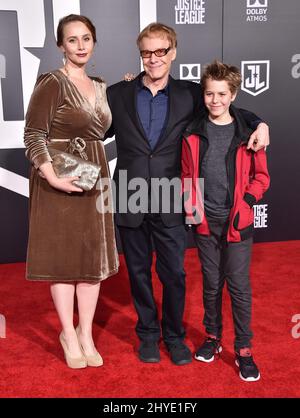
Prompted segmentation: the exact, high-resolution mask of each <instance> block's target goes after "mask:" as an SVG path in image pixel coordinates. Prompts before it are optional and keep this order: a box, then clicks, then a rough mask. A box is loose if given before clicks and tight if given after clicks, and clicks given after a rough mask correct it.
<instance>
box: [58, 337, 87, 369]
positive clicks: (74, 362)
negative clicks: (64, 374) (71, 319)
mask: <svg viewBox="0 0 300 418" xmlns="http://www.w3.org/2000/svg"><path fill="white" fill-rule="evenodd" d="M59 341H60V343H61V346H62V348H63V351H64V356H65V360H66V363H67V365H68V367H70V368H71V369H84V368H85V367H86V366H87V361H86V358H85V357H84V356H83V355H82V356H81V357H71V355H70V351H69V349H68V347H67V343H66V340H65V337H64V335H63V332H61V333H60V334H59Z"/></svg>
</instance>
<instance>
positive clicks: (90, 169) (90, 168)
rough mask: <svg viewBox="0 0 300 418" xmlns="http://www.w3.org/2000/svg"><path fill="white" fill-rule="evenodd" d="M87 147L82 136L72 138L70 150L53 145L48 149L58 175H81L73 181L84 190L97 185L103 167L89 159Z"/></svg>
mask: <svg viewBox="0 0 300 418" xmlns="http://www.w3.org/2000/svg"><path fill="white" fill-rule="evenodd" d="M85 147H86V144H85V141H84V140H83V139H82V138H75V139H72V140H70V145H69V147H68V149H67V151H70V152H64V151H61V150H59V149H56V148H52V146H50V147H48V151H49V154H50V156H51V158H52V160H53V161H52V167H53V170H54V172H55V174H56V175H57V177H80V178H79V179H78V180H75V181H73V184H74V185H75V186H78V187H80V188H81V189H82V190H84V191H89V190H92V188H93V187H94V186H95V185H96V182H97V180H98V177H99V173H100V169H101V167H100V166H99V165H98V164H95V163H93V162H91V161H88V160H87V155H86V153H85V152H84V149H85ZM75 152H78V154H79V155H80V157H77V156H76V155H74V153H75Z"/></svg>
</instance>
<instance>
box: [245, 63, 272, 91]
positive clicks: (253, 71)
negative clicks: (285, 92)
mask: <svg viewBox="0 0 300 418" xmlns="http://www.w3.org/2000/svg"><path fill="white" fill-rule="evenodd" d="M241 73H242V79H243V82H242V86H241V89H242V90H243V91H245V92H246V93H249V94H251V95H252V96H257V95H258V94H261V93H263V92H264V91H266V90H268V88H269V80H270V61H268V60H266V61H242V68H241Z"/></svg>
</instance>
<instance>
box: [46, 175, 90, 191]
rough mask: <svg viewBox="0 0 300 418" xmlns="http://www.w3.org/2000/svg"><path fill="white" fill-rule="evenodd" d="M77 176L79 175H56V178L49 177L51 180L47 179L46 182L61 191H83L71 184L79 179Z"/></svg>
mask: <svg viewBox="0 0 300 418" xmlns="http://www.w3.org/2000/svg"><path fill="white" fill-rule="evenodd" d="M79 178H80V177H60V178H59V177H56V178H51V180H50V181H48V183H49V184H50V186H52V187H54V188H55V189H57V190H60V191H62V192H66V193H72V192H83V190H82V189H81V188H80V187H78V186H75V185H74V184H73V181H75V180H79Z"/></svg>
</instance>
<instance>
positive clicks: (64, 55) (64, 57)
mask: <svg viewBox="0 0 300 418" xmlns="http://www.w3.org/2000/svg"><path fill="white" fill-rule="evenodd" d="M66 61H67V59H66V53H65V52H64V53H63V57H62V62H63V64H64V66H65V65H66Z"/></svg>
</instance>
